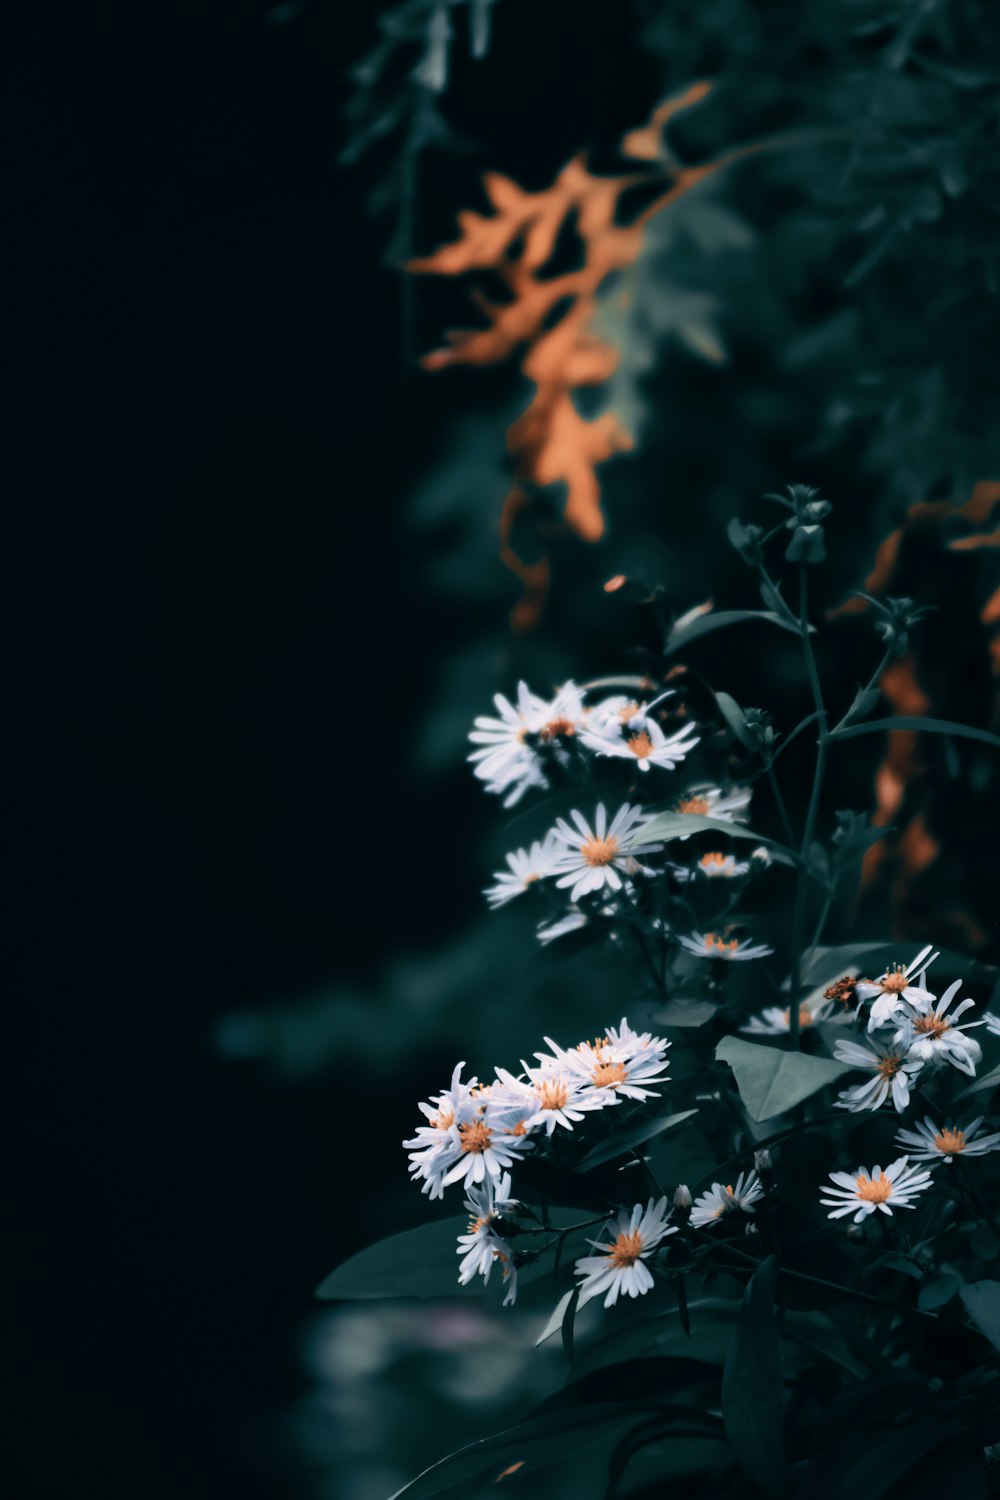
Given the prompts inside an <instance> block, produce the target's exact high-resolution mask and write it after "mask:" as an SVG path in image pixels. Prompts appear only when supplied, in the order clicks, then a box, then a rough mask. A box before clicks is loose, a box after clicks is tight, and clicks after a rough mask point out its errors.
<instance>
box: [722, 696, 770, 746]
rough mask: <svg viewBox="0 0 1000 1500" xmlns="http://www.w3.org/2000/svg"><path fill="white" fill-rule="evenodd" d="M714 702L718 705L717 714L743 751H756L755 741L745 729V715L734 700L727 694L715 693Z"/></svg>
mask: <svg viewBox="0 0 1000 1500" xmlns="http://www.w3.org/2000/svg"><path fill="white" fill-rule="evenodd" d="M715 701H716V703H717V704H718V705H719V712H720V713H721V715H722V717H723V718H724V719H725V721H726V723H727V724H728V725H729V728H730V729H731V730H732V732H733V734H734V735H735V736H736V738H737V739H738V740H739V742H740V744H741V745H742V746H743V748H744V750H756V749H758V748H759V747H758V744H757V741H756V740H755V739H754V737H753V735H752V734H751V733H750V731H749V729H748V728H747V719H746V714H745V713H744V712H743V710H742V708H740V705H739V704H738V703H737V701H736V699H735V698H730V696H729V694H728V693H716V695H715Z"/></svg>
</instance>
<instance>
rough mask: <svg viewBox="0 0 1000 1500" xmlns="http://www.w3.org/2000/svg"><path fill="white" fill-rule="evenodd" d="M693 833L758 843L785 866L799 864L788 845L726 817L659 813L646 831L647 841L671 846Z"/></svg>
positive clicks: (643, 832)
mask: <svg viewBox="0 0 1000 1500" xmlns="http://www.w3.org/2000/svg"><path fill="white" fill-rule="evenodd" d="M693 833H720V834H724V835H725V836H726V837H727V838H731V839H750V840H751V842H752V843H754V844H763V846H764V848H765V849H770V851H771V854H772V855H773V857H774V858H775V859H776V860H778V861H780V863H781V864H785V865H792V864H795V863H796V856H795V855H794V854H793V853H792V851H791V850H790V849H786V848H785V846H784V844H778V843H775V841H774V839H765V838H762V837H761V835H760V834H759V833H754V831H753V829H752V828H744V827H742V825H741V824H739V823H727V822H725V820H724V819H722V818H703V817H702V815H701V813H675V812H665V813H657V815H656V817H655V818H653V819H652V821H651V822H649V823H647V824H646V826H645V828H644V829H643V831H642V836H643V838H644V839H650V840H652V839H658V840H660V841H661V842H662V843H664V844H669V843H672V842H673V841H674V839H686V838H690V836H691V835H692V834H693Z"/></svg>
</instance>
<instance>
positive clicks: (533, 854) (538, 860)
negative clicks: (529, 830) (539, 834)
mask: <svg viewBox="0 0 1000 1500" xmlns="http://www.w3.org/2000/svg"><path fill="white" fill-rule="evenodd" d="M558 848H559V846H558V845H557V844H556V841H555V839H554V838H553V836H552V834H551V833H550V834H548V835H547V836H546V838H544V839H543V840H542V841H541V842H540V843H539V842H538V841H537V840H536V842H535V843H533V844H532V846H531V848H530V849H516V850H515V851H514V853H513V854H508V855H507V864H508V865H509V867H510V868H509V869H507V870H496V871H494V874H493V878H494V880H495V881H496V885H492V886H490V887H489V889H488V890H486V891H484V892H483V894H484V896H485V897H486V899H487V901H488V902H489V904H490V908H491V909H492V910H494V911H495V910H496V908H497V907H498V906H503V905H505V903H506V902H508V901H512V900H513V899H514V897H515V896H522V895H523V894H524V892H525V891H526V890H527V889H528V887H529V886H532V885H534V884H535V882H536V881H538V880H545V879H546V877H547V876H549V875H552V874H554V873H555V868H556V865H555V861H556V854H557V852H558Z"/></svg>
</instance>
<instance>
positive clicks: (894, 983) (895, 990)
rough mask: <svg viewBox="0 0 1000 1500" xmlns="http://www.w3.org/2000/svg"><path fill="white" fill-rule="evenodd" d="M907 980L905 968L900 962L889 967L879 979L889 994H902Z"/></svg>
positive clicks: (907, 982)
mask: <svg viewBox="0 0 1000 1500" xmlns="http://www.w3.org/2000/svg"><path fill="white" fill-rule="evenodd" d="M909 982H910V981H909V980H908V979H907V977H906V970H905V969H904V968H903V967H902V965H901V964H897V965H896V967H895V968H894V969H890V971H889V972H888V974H886V976H885V978H884V979H883V980H882V981H881V983H882V988H883V990H888V992H889V994H890V995H899V994H902V992H903V990H905V989H906V986H907V985H908V984H909Z"/></svg>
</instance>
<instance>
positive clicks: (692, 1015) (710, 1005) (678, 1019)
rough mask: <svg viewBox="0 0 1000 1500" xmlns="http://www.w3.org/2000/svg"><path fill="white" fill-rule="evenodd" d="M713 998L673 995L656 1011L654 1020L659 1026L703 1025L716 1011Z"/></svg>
mask: <svg viewBox="0 0 1000 1500" xmlns="http://www.w3.org/2000/svg"><path fill="white" fill-rule="evenodd" d="M718 1009H719V1007H718V1005H716V1003H715V1002H714V1001H713V1000H699V999H698V998H697V997H696V996H694V995H675V996H674V998H673V999H672V1000H671V1001H670V1002H669V1004H668V1005H665V1006H664V1007H663V1009H662V1010H658V1011H657V1012H656V1016H655V1020H656V1022H657V1024H658V1025H660V1026H684V1027H688V1026H690V1027H692V1028H694V1027H698V1026H704V1025H705V1023H706V1021H710V1020H711V1019H712V1017H713V1016H714V1015H716V1014H717V1013H718Z"/></svg>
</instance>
